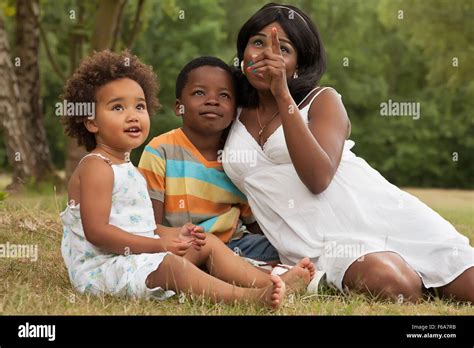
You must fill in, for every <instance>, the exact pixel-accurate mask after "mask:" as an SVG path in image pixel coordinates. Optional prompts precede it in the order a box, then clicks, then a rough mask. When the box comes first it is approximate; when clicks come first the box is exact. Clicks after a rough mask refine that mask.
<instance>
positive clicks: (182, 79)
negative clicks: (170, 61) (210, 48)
mask: <svg viewBox="0 0 474 348" xmlns="http://www.w3.org/2000/svg"><path fill="white" fill-rule="evenodd" d="M202 66H214V67H217V68H221V69H223V70H225V71H227V72H228V73H229V75H230V76H231V77H232V83H233V87H234V90H235V79H234V73H233V71H232V69H231V67H230V66H229V65H227V64H226V63H224V61H222V60H221V59H219V58H217V57H212V56H202V57H198V58H195V59H193V60H191V61H190V62H189V63H187V64H186V65H185V66H184V68H183V69H181V71H180V72H179V74H178V77H177V79H176V98H177V99H179V98H181V94H182V93H183V89H184V87H185V86H186V83H187V82H188V76H189V73H190V72H191V71H193V70H194V69H197V68H200V67H202Z"/></svg>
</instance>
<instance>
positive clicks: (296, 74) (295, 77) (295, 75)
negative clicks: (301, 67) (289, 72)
mask: <svg viewBox="0 0 474 348" xmlns="http://www.w3.org/2000/svg"><path fill="white" fill-rule="evenodd" d="M293 78H294V79H297V78H298V73H297V72H296V71H295V72H294V73H293Z"/></svg>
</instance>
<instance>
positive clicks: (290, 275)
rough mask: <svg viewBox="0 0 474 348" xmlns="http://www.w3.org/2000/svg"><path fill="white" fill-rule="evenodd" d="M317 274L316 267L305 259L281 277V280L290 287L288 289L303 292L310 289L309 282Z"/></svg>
mask: <svg viewBox="0 0 474 348" xmlns="http://www.w3.org/2000/svg"><path fill="white" fill-rule="evenodd" d="M315 274H316V267H315V266H314V264H313V263H312V262H311V261H310V260H309V259H308V258H307V257H305V258H304V259H301V260H300V261H299V262H298V263H297V264H296V265H294V266H293V267H292V268H291V269H290V270H288V271H287V272H285V273H283V274H282V275H281V279H283V281H284V282H285V283H286V285H288V288H289V289H291V290H293V291H295V292H299V291H303V290H306V288H307V287H308V284H309V282H310V281H311V279H313V277H314V275H315Z"/></svg>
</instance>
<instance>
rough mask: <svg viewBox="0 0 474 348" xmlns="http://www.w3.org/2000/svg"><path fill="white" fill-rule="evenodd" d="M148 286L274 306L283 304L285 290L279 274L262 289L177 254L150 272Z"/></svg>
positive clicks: (230, 300) (170, 256)
mask: <svg viewBox="0 0 474 348" xmlns="http://www.w3.org/2000/svg"><path fill="white" fill-rule="evenodd" d="M146 286H147V287H148V288H155V287H161V288H163V289H166V290H174V291H176V292H185V293H191V294H196V295H203V296H205V297H207V298H209V299H210V300H211V301H213V302H222V301H223V302H226V303H232V302H234V301H250V302H256V303H263V304H265V305H267V306H269V307H271V308H273V309H277V308H279V307H280V306H281V305H282V303H283V298H284V296H285V292H286V288H285V283H284V282H283V281H282V280H281V279H280V277H278V276H272V277H271V283H270V285H268V284H267V286H265V287H263V288H258V289H253V288H252V289H249V288H242V287H238V286H235V285H231V284H229V283H226V282H224V281H222V280H220V279H217V278H215V277H213V276H211V275H209V274H207V273H206V272H203V271H202V270H200V269H199V268H198V267H196V266H195V265H193V264H192V263H191V262H189V261H188V260H186V259H185V258H183V257H181V256H177V255H174V254H169V255H167V256H165V258H164V260H163V262H162V263H161V264H160V266H159V267H158V269H157V270H156V271H154V272H152V273H150V275H149V276H148V278H147V280H146Z"/></svg>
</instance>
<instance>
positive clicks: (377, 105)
mask: <svg viewBox="0 0 474 348" xmlns="http://www.w3.org/2000/svg"><path fill="white" fill-rule="evenodd" d="M266 3H267V1H258V0H251V1H232V0H221V1H214V0H197V1H191V0H161V1H152V0H135V1H133V0H129V1H126V0H98V1H81V0H60V1H59V0H57V1H53V0H16V1H15V0H0V117H1V123H0V136H1V139H2V140H1V141H0V164H1V172H0V175H1V178H2V179H1V182H0V190H7V189H8V190H17V189H21V188H22V187H27V188H28V187H29V188H31V189H33V190H36V191H41V190H43V189H44V190H48V189H50V188H51V186H52V184H53V185H55V186H56V187H58V188H61V187H64V183H65V180H66V179H67V177H68V175H69V174H70V173H71V171H72V170H73V169H74V167H75V165H76V163H77V161H78V159H79V158H80V157H82V155H83V154H84V152H83V151H82V150H80V149H78V148H77V146H76V145H75V140H73V141H69V139H68V138H67V137H66V136H65V135H64V133H63V128H62V125H61V124H60V122H59V118H58V117H57V116H56V115H55V104H56V103H57V102H61V100H60V99H59V95H60V94H61V92H62V88H63V85H64V83H65V81H66V80H67V78H68V76H70V75H71V73H72V72H73V71H74V69H75V68H76V67H77V65H78V64H79V62H80V61H81V59H82V58H83V57H85V56H87V55H88V54H90V53H91V52H92V51H93V50H102V49H106V48H109V49H112V50H114V51H121V50H123V49H125V48H129V49H130V50H131V51H132V52H133V53H134V54H136V55H138V56H139V58H140V59H141V60H142V61H143V62H145V63H146V64H150V65H152V66H153V68H154V70H155V72H156V73H157V75H158V77H159V81H160V92H159V99H160V102H161V104H162V105H163V108H162V109H161V110H160V112H159V113H158V114H156V115H155V116H154V117H153V118H152V128H151V132H150V139H151V137H153V136H156V135H159V134H161V133H163V132H166V131H168V130H170V129H172V128H176V127H179V126H180V124H181V121H180V119H179V118H177V117H176V116H175V115H174V113H173V111H172V107H173V105H174V86H175V80H176V76H177V74H178V72H179V71H180V69H181V68H182V67H183V66H184V65H185V64H186V63H187V62H188V61H189V60H191V59H193V58H195V57H197V56H200V55H215V56H218V57H220V58H221V59H223V60H224V61H226V62H228V63H229V64H232V63H233V58H234V57H235V53H236V49H235V43H236V38H237V33H238V31H239V29H240V27H241V26H242V25H243V23H244V22H245V21H246V20H247V19H248V18H249V17H250V16H251V15H252V14H253V13H255V12H256V11H257V10H258V9H259V8H260V7H262V6H263V5H264V4H266ZM286 3H287V4H291V5H295V6H297V7H299V8H301V9H302V10H303V11H304V12H305V13H307V14H308V15H309V16H310V17H311V18H312V19H313V21H314V22H315V23H316V25H317V26H318V28H319V30H320V33H321V36H322V39H323V43H324V45H325V49H326V54H327V57H328V66H327V71H326V73H325V75H324V77H323V79H322V81H321V85H324V86H332V87H334V88H335V89H336V90H337V91H338V92H339V93H340V94H341V95H342V100H343V102H344V104H345V106H346V108H347V111H348V114H349V117H350V119H351V121H352V136H351V139H353V140H354V141H355V142H356V146H355V147H354V148H353V151H354V152H355V153H356V154H357V155H359V156H361V157H363V158H364V159H365V160H366V161H367V162H369V164H370V165H372V166H373V167H374V168H375V169H377V170H378V171H380V172H381V174H382V175H383V176H384V177H386V178H387V179H388V180H389V181H391V182H392V183H394V184H395V185H397V186H410V187H443V188H462V189H472V188H474V176H473V173H474V137H473V134H474V117H473V110H474V64H473V57H474V25H473V22H474V21H473V19H474V0H454V1H448V0H423V1H421V0H420V1H412V0H400V1H396V0H317V1H314V0H301V1H287V2H286ZM389 100H392V101H394V102H415V103H420V104H419V105H420V117H419V119H414V117H409V116H403V117H401V116H400V117H384V116H381V103H385V102H388V101H389ZM141 151H142V148H140V149H137V150H135V151H134V152H133V154H132V161H133V162H134V163H135V164H137V162H138V159H139V156H140V154H141Z"/></svg>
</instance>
